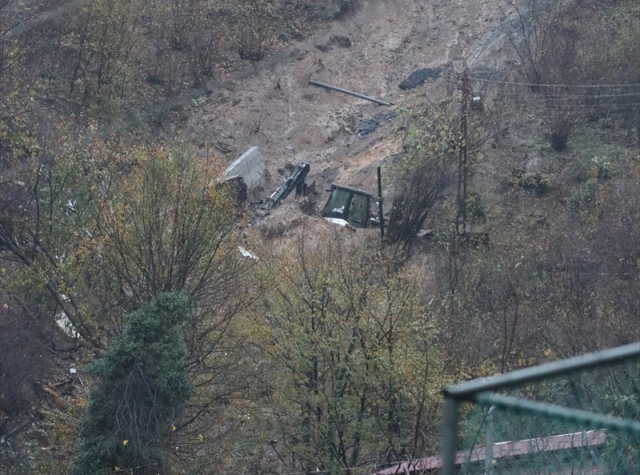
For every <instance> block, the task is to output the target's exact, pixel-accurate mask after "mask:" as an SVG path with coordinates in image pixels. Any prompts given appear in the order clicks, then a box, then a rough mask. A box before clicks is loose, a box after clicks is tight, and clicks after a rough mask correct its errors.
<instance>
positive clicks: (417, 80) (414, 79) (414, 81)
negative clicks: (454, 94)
mask: <svg viewBox="0 0 640 475" xmlns="http://www.w3.org/2000/svg"><path fill="white" fill-rule="evenodd" d="M439 76H440V68H424V69H418V70H417V71H414V72H412V73H411V74H410V75H409V77H408V78H407V79H405V80H404V81H402V82H401V83H400V84H398V87H399V88H400V89H415V88H416V87H418V86H422V85H423V84H424V83H425V81H426V80H427V79H433V80H435V79H437V78H438V77H439Z"/></svg>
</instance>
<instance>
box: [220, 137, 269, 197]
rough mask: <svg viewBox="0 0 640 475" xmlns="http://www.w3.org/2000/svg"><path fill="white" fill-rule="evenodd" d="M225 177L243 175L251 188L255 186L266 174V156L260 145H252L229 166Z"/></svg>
mask: <svg viewBox="0 0 640 475" xmlns="http://www.w3.org/2000/svg"><path fill="white" fill-rule="evenodd" d="M224 176H225V177H232V176H241V177H242V179H243V180H244V182H245V183H246V184H247V188H248V189H249V190H251V189H253V188H255V187H256V186H258V185H259V184H260V182H261V181H262V177H263V176H264V158H263V156H262V153H260V147H251V148H250V149H249V150H247V151H246V152H245V153H244V154H242V156H241V157H240V158H238V159H237V160H236V161H235V162H233V163H232V164H231V165H229V166H228V167H227V169H226V170H225V172H224Z"/></svg>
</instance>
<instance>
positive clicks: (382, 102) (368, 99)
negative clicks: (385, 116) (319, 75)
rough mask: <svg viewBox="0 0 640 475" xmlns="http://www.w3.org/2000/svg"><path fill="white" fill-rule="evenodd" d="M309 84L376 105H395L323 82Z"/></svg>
mask: <svg viewBox="0 0 640 475" xmlns="http://www.w3.org/2000/svg"><path fill="white" fill-rule="evenodd" d="M309 84H311V85H312V86H318V87H324V88H326V89H331V90H333V91H338V92H342V93H343V94H349V95H350V96H355V97H359V98H360V99H365V100H367V101H371V102H375V103H376V104H380V105H381V106H388V107H391V106H392V105H393V104H392V103H390V102H384V101H381V100H380V99H376V98H374V97H370V96H365V95H364V94H358V93H357V92H353V91H347V90H346V89H342V88H341V87H336V86H330V85H329V84H324V83H322V82H318V81H314V80H312V79H310V80H309Z"/></svg>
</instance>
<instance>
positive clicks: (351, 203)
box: [322, 183, 376, 228]
mask: <svg viewBox="0 0 640 475" xmlns="http://www.w3.org/2000/svg"><path fill="white" fill-rule="evenodd" d="M372 204H373V196H372V195H371V194H369V193H367V192H365V191H361V190H357V189H355V188H350V187H348V186H341V185H336V184H335V183H333V184H332V185H331V195H330V196H329V199H328V200H327V204H326V205H324V209H323V210H322V217H323V218H332V219H341V220H344V221H347V222H348V223H349V224H350V225H351V226H353V227H354V228H368V227H369V226H371V225H374V226H375V225H376V223H375V222H374V221H373V220H372V217H371V206H372Z"/></svg>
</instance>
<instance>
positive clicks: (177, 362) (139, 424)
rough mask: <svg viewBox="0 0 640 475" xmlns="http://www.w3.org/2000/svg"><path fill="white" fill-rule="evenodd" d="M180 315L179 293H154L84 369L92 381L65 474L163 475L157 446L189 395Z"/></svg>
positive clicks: (184, 306)
mask: <svg viewBox="0 0 640 475" xmlns="http://www.w3.org/2000/svg"><path fill="white" fill-rule="evenodd" d="M188 316H189V300H188V298H187V296H186V295H185V294H183V293H173V294H160V295H158V296H157V297H156V298H155V299H154V300H152V301H151V302H150V303H148V304H147V305H145V306H143V307H142V308H141V309H139V310H138V311H136V312H133V313H131V314H129V315H128V316H127V318H126V320H125V323H124V328H123V332H122V334H121V335H120V336H118V337H117V338H115V339H114V341H113V344H112V345H111V347H110V348H109V350H108V351H107V352H106V354H105V355H104V357H102V358H100V359H97V360H95V361H93V362H91V363H90V364H89V365H88V366H87V371H88V372H89V373H90V374H92V375H93V376H95V377H96V378H97V380H98V384H97V387H96V388H95V389H94V390H93V391H92V392H91V395H90V398H89V404H88V407H87V411H86V413H85V416H84V419H83V421H82V424H81V426H80V436H81V437H82V445H81V447H80V453H79V455H78V458H77V459H76V461H75V463H74V466H73V469H72V470H71V473H72V475H86V474H96V475H97V474H107V473H112V472H113V471H114V470H115V471H118V470H125V469H127V472H128V473H138V474H145V473H151V472H153V473H154V474H156V473H162V472H163V471H164V470H163V469H162V467H161V465H162V464H163V463H164V455H163V445H164V442H165V441H166V438H167V436H168V435H169V434H170V433H171V428H172V423H173V422H174V421H175V418H176V417H177V416H178V414H179V412H180V410H181V408H182V407H183V406H184V404H185V402H186V401H187V400H188V399H189V397H190V395H191V391H192V387H191V383H190V381H189V378H188V375H187V370H186V365H185V358H186V352H187V350H186V345H185V341H184V326H185V323H186V321H187V318H188ZM133 467H136V468H135V469H133V470H131V471H130V470H129V469H131V468H133Z"/></svg>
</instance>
